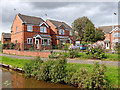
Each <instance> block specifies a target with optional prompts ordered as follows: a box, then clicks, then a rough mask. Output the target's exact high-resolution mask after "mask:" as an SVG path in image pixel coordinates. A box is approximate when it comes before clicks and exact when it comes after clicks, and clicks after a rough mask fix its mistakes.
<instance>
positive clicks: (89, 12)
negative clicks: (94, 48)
mask: <svg viewBox="0 0 120 90" xmlns="http://www.w3.org/2000/svg"><path fill="white" fill-rule="evenodd" d="M0 7H2V27H1V30H0V32H3V31H4V32H10V29H11V28H10V27H11V25H12V22H13V20H14V17H15V15H16V14H17V13H21V14H26V15H31V16H37V17H41V18H43V19H44V20H46V19H55V20H60V21H64V22H66V23H67V24H69V25H71V24H72V23H73V21H74V20H75V19H77V18H79V17H82V16H87V17H88V18H89V19H90V20H91V21H92V22H93V23H94V24H95V26H96V27H98V26H100V25H112V24H113V23H112V14H113V13H114V12H117V11H118V3H117V2H20V1H18V0H17V1H14V2H8V1H3V2H2V4H1V6H0ZM14 8H15V9H16V10H15V11H14ZM45 14H47V16H45ZM117 22H118V17H117V16H114V24H117Z"/></svg>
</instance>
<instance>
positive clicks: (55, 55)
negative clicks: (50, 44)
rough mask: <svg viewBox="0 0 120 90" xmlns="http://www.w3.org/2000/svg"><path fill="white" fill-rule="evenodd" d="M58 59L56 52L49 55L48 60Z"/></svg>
mask: <svg viewBox="0 0 120 90" xmlns="http://www.w3.org/2000/svg"><path fill="white" fill-rule="evenodd" d="M58 57H59V54H58V53H56V52H53V53H51V54H50V55H49V58H58Z"/></svg>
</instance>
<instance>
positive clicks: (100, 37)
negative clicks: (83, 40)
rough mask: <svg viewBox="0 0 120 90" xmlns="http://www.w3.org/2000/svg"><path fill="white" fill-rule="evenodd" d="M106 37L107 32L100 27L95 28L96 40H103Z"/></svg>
mask: <svg viewBox="0 0 120 90" xmlns="http://www.w3.org/2000/svg"><path fill="white" fill-rule="evenodd" d="M104 39H105V33H104V32H103V31H102V30H101V29H100V28H96V30H95V41H96V42H97V41H101V40H102V41H103V40H104Z"/></svg>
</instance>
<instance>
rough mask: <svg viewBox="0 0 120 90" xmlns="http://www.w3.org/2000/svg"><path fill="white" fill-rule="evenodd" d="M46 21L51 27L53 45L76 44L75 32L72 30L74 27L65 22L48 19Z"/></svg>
mask: <svg viewBox="0 0 120 90" xmlns="http://www.w3.org/2000/svg"><path fill="white" fill-rule="evenodd" d="M46 23H47V24H48V25H49V26H50V27H51V31H50V35H51V37H52V45H57V46H58V44H59V43H62V44H65V43H71V44H75V38H74V37H73V34H74V32H72V28H71V27H70V26H69V25H67V24H66V23H65V22H61V21H55V20H50V19H48V20H46Z"/></svg>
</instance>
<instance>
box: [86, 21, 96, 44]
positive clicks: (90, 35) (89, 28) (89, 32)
mask: <svg viewBox="0 0 120 90" xmlns="http://www.w3.org/2000/svg"><path fill="white" fill-rule="evenodd" d="M84 41H85V42H95V27H94V24H93V23H92V22H89V23H88V24H87V25H86V27H85V35H84Z"/></svg>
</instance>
